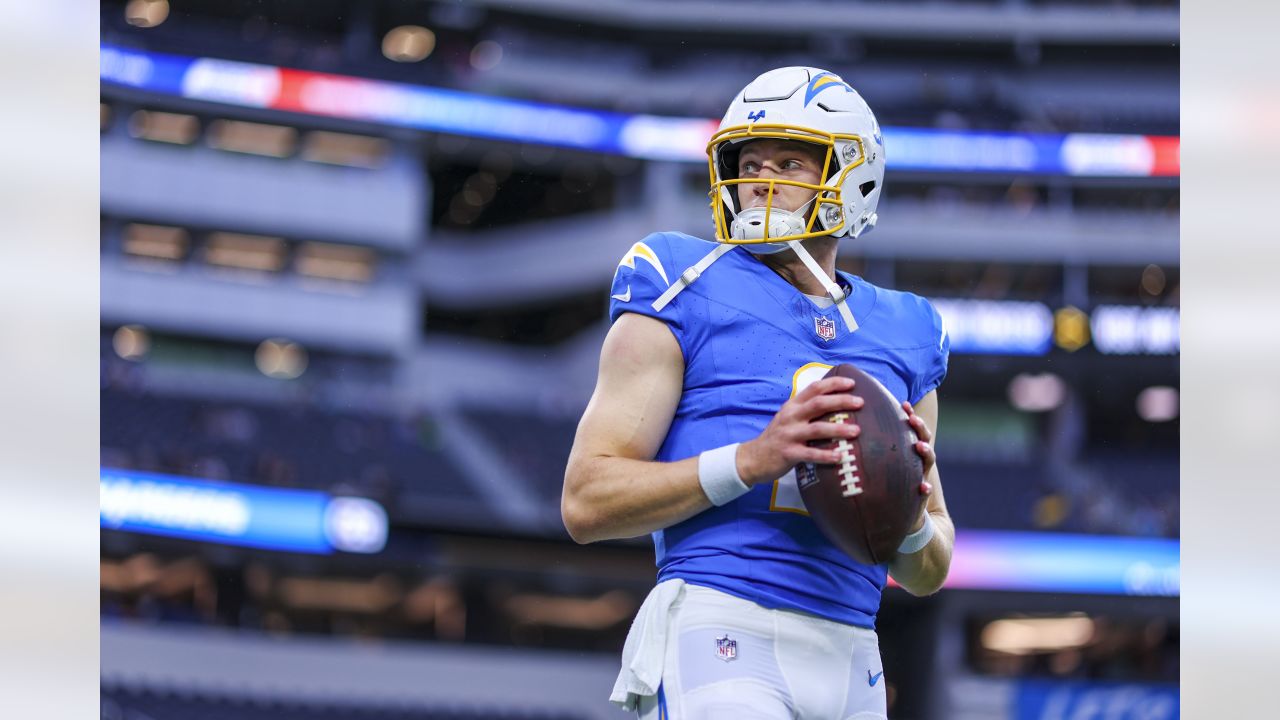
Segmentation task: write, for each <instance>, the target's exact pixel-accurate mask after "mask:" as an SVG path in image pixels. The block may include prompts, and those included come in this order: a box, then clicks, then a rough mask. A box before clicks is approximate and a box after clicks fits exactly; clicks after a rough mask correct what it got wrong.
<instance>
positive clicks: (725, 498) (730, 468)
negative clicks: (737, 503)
mask: <svg viewBox="0 0 1280 720" xmlns="http://www.w3.org/2000/svg"><path fill="white" fill-rule="evenodd" d="M738 445H739V443H734V444H732V445H725V446H724V447H718V448H716V449H715V450H708V451H706V452H704V453H702V454H701V455H699V456H698V482H699V483H701V485H702V492H704V493H706V494H707V499H708V500H710V501H711V504H712V505H716V506H720V505H724V504H725V503H727V502H731V501H733V500H737V499H738V498H739V497H741V496H742V495H743V494H745V493H746V492H747V491H748V490H750V489H751V488H750V487H749V486H748V485H747V484H746V483H744V482H742V478H740V477H738Z"/></svg>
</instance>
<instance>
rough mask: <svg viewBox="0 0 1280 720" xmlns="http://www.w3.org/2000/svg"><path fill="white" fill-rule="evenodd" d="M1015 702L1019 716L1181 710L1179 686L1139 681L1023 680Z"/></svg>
mask: <svg viewBox="0 0 1280 720" xmlns="http://www.w3.org/2000/svg"><path fill="white" fill-rule="evenodd" d="M1014 704H1015V707H1016V710H1015V712H1014V713H1011V717H1013V718H1015V719H1016V720H1044V719H1046V718H1115V720H1175V719H1176V718H1178V717H1179V713H1180V708H1179V702H1178V688H1177V686H1166V685H1145V684H1136V683H1117V682H1069V683H1068V682H1053V681H1050V680H1023V681H1019V682H1018V683H1017V686H1016V692H1015V694H1014Z"/></svg>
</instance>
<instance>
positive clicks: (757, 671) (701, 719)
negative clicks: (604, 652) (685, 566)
mask: <svg viewBox="0 0 1280 720" xmlns="http://www.w3.org/2000/svg"><path fill="white" fill-rule="evenodd" d="M668 617H669V618H670V621H669V622H670V626H669V628H668V635H667V637H668V641H667V651H666V657H665V660H664V663H663V668H662V687H661V689H660V691H659V694H658V695H656V696H648V697H645V698H642V699H641V701H640V703H639V708H638V711H639V717H640V719H641V720H875V719H879V720H884V719H885V718H886V717H887V715H886V712H887V711H886V709H885V689H884V688H885V682H884V678H883V674H884V673H883V670H882V666H881V664H880V644H879V641H878V640H877V638H876V634H875V632H874V631H872V630H867V629H866V628H859V627H854V626H852V625H844V624H842V623H837V622H833V621H830V620H824V619H822V618H818V617H815V616H813V615H806V614H804V613H799V612H793V611H789V610H769V609H767V608H763V607H760V606H759V605H756V604H755V603H753V602H750V601H748V600H742V599H740V598H736V597H733V596H732V595H726V594H725V593H722V592H719V591H717V590H712V589H710V588H704V587H699V586H696V585H686V586H685V589H684V593H683V595H682V596H681V597H680V599H679V600H677V601H676V602H675V604H673V605H672V607H671V613H670V615H669V616H668Z"/></svg>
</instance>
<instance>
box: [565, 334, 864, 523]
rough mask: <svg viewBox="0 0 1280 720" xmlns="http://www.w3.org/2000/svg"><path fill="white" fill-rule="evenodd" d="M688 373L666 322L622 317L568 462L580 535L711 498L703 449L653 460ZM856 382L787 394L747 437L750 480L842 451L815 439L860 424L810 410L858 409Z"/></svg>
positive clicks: (679, 514) (744, 467)
mask: <svg viewBox="0 0 1280 720" xmlns="http://www.w3.org/2000/svg"><path fill="white" fill-rule="evenodd" d="M683 382H684V356H683V355H682V354H681V351H680V346H679V344H678V343H677V342H676V339H675V337H674V336H673V335H672V334H671V331H670V330H669V329H668V328H667V326H666V325H665V324H663V323H662V322H661V321H658V320H655V319H653V318H649V317H646V316H643V315H637V314H634V313H625V314H623V315H622V316H621V317H619V318H618V320H617V322H615V323H614V325H613V327H612V328H611V329H610V331H609V334H608V336H606V338H605V341H604V345H603V347H602V348H601V351H600V372H599V378H598V380H597V382H596V389H595V392H594V393H593V395H592V397H591V401H590V402H589V403H588V405H587V409H586V411H585V412H584V413H583V416H582V421H581V422H580V423H579V424H578V432H577V435H576V437H575V438H574V443H573V449H572V450H571V451H570V453H569V462H568V465H567V468H566V471H565V481H564V493H563V495H562V497H561V503H560V512H561V516H562V518H563V520H564V524H565V528H566V529H567V530H568V531H569V535H570V536H571V537H572V538H573V539H574V540H576V541H577V542H580V543H589V542H595V541H598V540H608V539H616V538H626V537H635V536H638V535H644V534H646V533H650V532H653V531H655V530H659V529H662V528H666V527H669V526H671V525H674V524H675V523H678V522H680V521H681V520H685V519H687V518H689V517H692V516H693V515H695V514H697V513H699V512H702V511H703V510H706V509H707V508H709V507H711V501H710V500H708V499H707V496H706V493H705V492H703V490H702V486H701V484H700V483H699V482H698V458H696V457H692V458H687V459H684V460H681V461H678V462H655V461H654V460H653V458H654V456H655V455H656V454H657V452H658V448H659V447H661V445H662V441H663V438H665V437H666V434H667V430H668V429H669V427H670V426H671V420H672V418H673V417H674V416H675V411H676V407H677V405H678V403H679V401H680V394H681V391H682V389H683ZM850 389H852V381H851V380H848V379H847V378H831V379H830V380H824V381H822V382H818V383H814V384H813V385H810V386H809V387H808V388H806V389H805V390H804V391H803V392H801V393H799V394H797V395H796V397H794V398H792V399H791V400H789V401H788V402H787V403H786V404H784V405H783V406H782V408H781V409H779V411H778V413H777V414H776V415H775V416H774V418H773V420H772V422H770V424H769V426H768V427H767V428H765V430H764V432H762V433H761V434H760V436H759V437H757V438H756V439H754V440H752V441H749V442H745V443H743V444H742V445H741V446H740V447H739V449H738V455H737V465H738V474H739V476H740V477H741V478H742V480H743V482H744V483H746V484H747V485H755V484H758V483H762V482H772V481H774V480H775V479H777V478H778V477H780V476H782V475H785V474H786V473H787V471H788V470H790V469H791V468H792V467H794V466H795V464H796V463H798V462H818V463H829V462H835V461H837V460H838V457H837V455H838V453H836V451H827V450H819V449H816V448H811V447H809V446H808V444H807V443H808V442H809V441H810V440H814V439H821V438H837V437H856V436H857V429H856V428H852V427H849V426H845V425H840V424H837V423H814V422H810V420H812V419H813V418H815V417H819V416H822V415H826V414H828V413H831V412H835V411H837V410H854V409H857V408H858V407H859V406H860V405H861V403H862V399H861V398H858V397H856V396H853V395H850V394H848V391H849V390H850ZM831 393H835V394H831Z"/></svg>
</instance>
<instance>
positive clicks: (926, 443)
mask: <svg viewBox="0 0 1280 720" xmlns="http://www.w3.org/2000/svg"><path fill="white" fill-rule="evenodd" d="M902 409H903V410H906V411H907V424H908V425H910V426H911V429H912V430H913V431H915V434H916V437H917V438H920V439H919V440H918V441H917V442H916V445H915V449H916V454H917V455H919V456H920V457H921V459H923V460H924V475H923V476H922V477H921V478H920V494H921V495H924V496H926V497H927V496H928V495H929V493H931V492H933V485H930V484H929V481H928V480H927V479H926V478H928V477H929V473H931V472H933V466H934V464H936V463H937V460H938V458H937V456H936V455H934V453H933V433H932V432H930V431H929V426H928V425H925V423H924V420H922V419H920V416H919V415H916V411H915V410H914V409H913V408H912V407H911V403H909V402H906V401H903V403H902ZM925 506H926V507H927V506H928V503H925Z"/></svg>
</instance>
